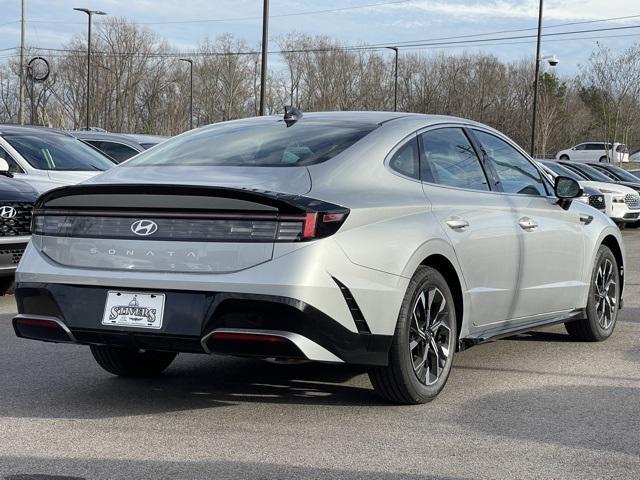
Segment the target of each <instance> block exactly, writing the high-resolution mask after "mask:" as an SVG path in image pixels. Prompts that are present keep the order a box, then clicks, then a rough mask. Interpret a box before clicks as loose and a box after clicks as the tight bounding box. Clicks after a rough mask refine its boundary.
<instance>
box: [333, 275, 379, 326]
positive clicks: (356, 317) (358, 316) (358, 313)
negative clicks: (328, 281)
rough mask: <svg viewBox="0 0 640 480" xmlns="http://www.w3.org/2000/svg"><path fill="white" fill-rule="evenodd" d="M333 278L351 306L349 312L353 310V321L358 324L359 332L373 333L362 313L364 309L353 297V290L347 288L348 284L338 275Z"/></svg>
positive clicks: (348, 305)
mask: <svg viewBox="0 0 640 480" xmlns="http://www.w3.org/2000/svg"><path fill="white" fill-rule="evenodd" d="M331 278H333V281H334V282H336V285H338V287H339V288H340V291H341V292H342V296H343V297H344V301H345V302H347V307H349V312H351V317H352V318H353V321H354V322H355V324H356V328H357V329H358V332H359V333H371V329H370V328H369V325H368V324H367V321H366V320H365V318H364V315H363V314H362V310H360V307H359V306H358V303H357V302H356V299H355V298H353V294H352V293H351V291H350V290H349V289H348V288H347V286H346V285H345V284H344V283H342V282H341V281H340V280H338V279H337V278H336V277H333V276H332V277H331Z"/></svg>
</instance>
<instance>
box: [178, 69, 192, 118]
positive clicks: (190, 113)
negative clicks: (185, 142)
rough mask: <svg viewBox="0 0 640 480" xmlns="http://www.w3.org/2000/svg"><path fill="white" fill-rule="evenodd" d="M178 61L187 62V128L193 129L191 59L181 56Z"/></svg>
mask: <svg viewBox="0 0 640 480" xmlns="http://www.w3.org/2000/svg"><path fill="white" fill-rule="evenodd" d="M180 61H181V62H187V63H188V64H189V130H193V60H191V59H190V58H181V59H180Z"/></svg>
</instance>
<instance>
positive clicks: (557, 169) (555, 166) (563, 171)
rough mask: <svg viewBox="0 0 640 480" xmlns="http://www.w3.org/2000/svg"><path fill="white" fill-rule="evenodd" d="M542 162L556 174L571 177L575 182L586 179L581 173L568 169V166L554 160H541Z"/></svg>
mask: <svg viewBox="0 0 640 480" xmlns="http://www.w3.org/2000/svg"><path fill="white" fill-rule="evenodd" d="M542 164H543V165H544V166H545V167H547V168H548V169H549V170H551V171H552V172H553V173H555V174H557V175H561V176H563V177H569V178H573V179H574V180H575V181H576V182H583V181H585V180H588V178H587V177H585V176H584V175H582V174H581V173H577V172H574V171H573V170H569V169H568V168H565V167H563V166H562V165H560V164H559V163H554V162H542Z"/></svg>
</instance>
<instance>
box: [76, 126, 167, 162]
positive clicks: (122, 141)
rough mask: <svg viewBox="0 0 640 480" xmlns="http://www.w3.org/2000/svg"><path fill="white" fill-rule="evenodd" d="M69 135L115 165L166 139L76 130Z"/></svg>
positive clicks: (156, 136) (154, 136)
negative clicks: (106, 157)
mask: <svg viewBox="0 0 640 480" xmlns="http://www.w3.org/2000/svg"><path fill="white" fill-rule="evenodd" d="M69 133H70V134H71V135H73V136H74V137H76V138H78V139H80V140H82V141H83V142H85V143H88V144H89V145H91V146H93V147H96V148H97V149H98V150H100V151H101V152H103V153H104V154H105V155H108V156H109V157H110V158H111V159H113V161H114V162H116V163H122V162H124V161H125V160H128V159H130V158H131V157H133V156H134V155H137V154H138V153H140V152H144V151H145V150H148V149H149V148H151V147H154V146H156V145H157V144H159V143H161V142H164V141H165V140H166V139H167V138H168V137H162V136H159V135H143V134H132V133H110V132H96V131H94V130H77V131H72V132H69Z"/></svg>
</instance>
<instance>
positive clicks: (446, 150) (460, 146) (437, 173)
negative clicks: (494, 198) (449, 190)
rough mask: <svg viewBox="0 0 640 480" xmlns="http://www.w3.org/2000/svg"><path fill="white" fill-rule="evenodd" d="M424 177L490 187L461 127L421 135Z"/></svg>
mask: <svg viewBox="0 0 640 480" xmlns="http://www.w3.org/2000/svg"><path fill="white" fill-rule="evenodd" d="M420 141H421V142H422V154H423V161H422V172H421V173H422V179H423V180H424V181H425V182H430V183H436V184H438V185H446V186H449V187H457V188H466V189H471V190H489V182H488V181H487V177H486V176H485V174H484V170H483V169H482V166H481V165H480V160H479V159H478V156H477V155H476V152H475V150H474V149H473V146H472V145H471V142H470V141H469V139H468V138H467V136H466V134H465V133H464V131H463V130H462V129H461V128H439V129H437V130H430V131H428V132H425V133H423V134H422V135H420Z"/></svg>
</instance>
